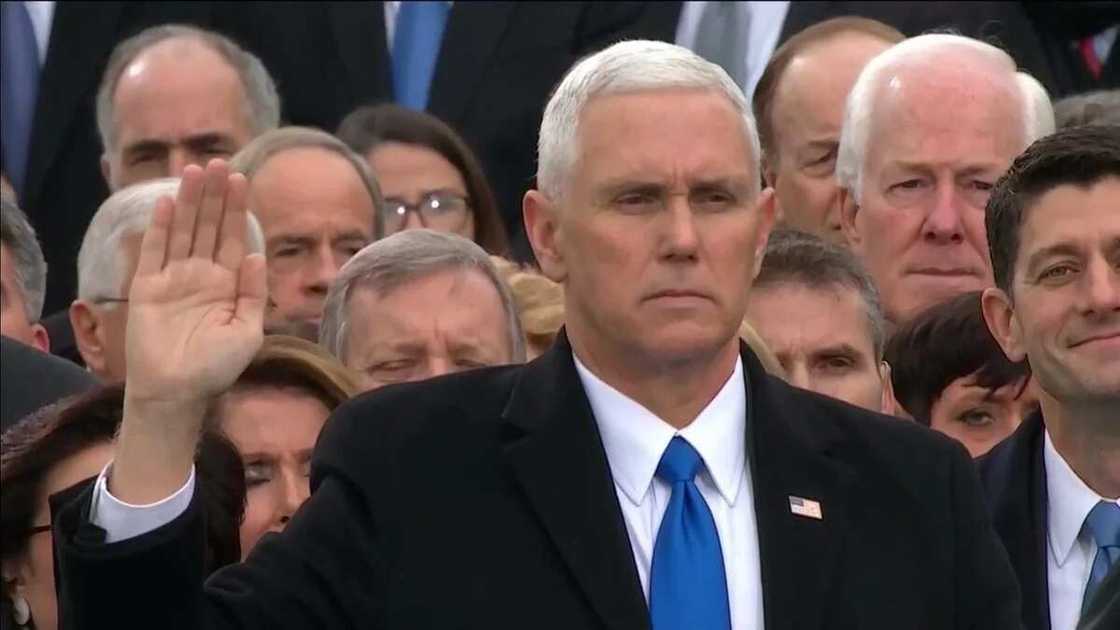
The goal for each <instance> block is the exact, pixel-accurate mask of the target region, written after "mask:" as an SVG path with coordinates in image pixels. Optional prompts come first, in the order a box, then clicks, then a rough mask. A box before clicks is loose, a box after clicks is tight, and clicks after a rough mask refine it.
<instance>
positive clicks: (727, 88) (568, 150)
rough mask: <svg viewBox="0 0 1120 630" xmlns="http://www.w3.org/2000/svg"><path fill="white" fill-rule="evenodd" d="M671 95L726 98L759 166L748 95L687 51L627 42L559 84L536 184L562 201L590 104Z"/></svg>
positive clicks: (544, 125)
mask: <svg viewBox="0 0 1120 630" xmlns="http://www.w3.org/2000/svg"><path fill="white" fill-rule="evenodd" d="M671 89H696V90H708V91H711V92H714V93H716V94H721V95H723V96H725V97H726V98H727V100H728V101H729V102H730V103H731V105H732V106H733V107H734V108H735V111H737V112H738V113H739V114H740V116H742V119H743V135H744V137H745V139H746V141H747V145H748V146H749V147H750V149H751V157H750V159H751V160H752V161H753V162H754V163H755V164H757V162H758V158H759V155H760V154H761V151H760V149H759V142H758V130H757V127H756V126H755V121H754V115H753V114H751V107H750V104H749V103H748V102H747V99H746V97H745V96H744V95H743V91H742V90H741V89H739V86H738V85H737V84H736V83H735V81H733V80H732V79H731V77H730V76H728V74H727V72H725V71H724V70H723V68H721V67H719V66H718V65H716V64H714V63H711V62H709V61H706V60H704V59H703V58H702V57H700V56H699V55H697V54H695V53H693V52H692V51H690V50H688V49H687V48H682V47H680V46H675V45H673V44H667V43H665V42H654V41H646V40H634V41H625V42H620V43H618V44H615V45H613V46H610V47H609V48H606V49H604V50H602V51H600V52H598V53H595V54H593V55H591V56H589V57H585V58H584V59H583V60H581V61H580V62H578V63H577V64H576V65H575V66H573V67H572V69H571V70H569V71H568V74H567V75H566V76H565V77H564V79H563V80H562V81H561V82H560V85H559V86H558V87H557V88H556V92H555V93H554V94H553V95H552V98H551V99H549V101H548V106H547V107H545V110H544V118H543V119H542V120H541V132H540V140H539V143H538V145H537V153H538V168H537V184H538V186H539V188H540V189H541V190H542V191H543V192H544V193H545V194H546V195H548V196H550V197H552V198H554V199H555V198H559V197H561V196H562V195H561V193H562V189H563V186H564V183H565V180H566V179H567V177H568V174H569V172H570V170H571V168H572V166H573V165H574V164H575V163H576V160H577V157H578V155H579V146H578V143H579V122H580V117H581V115H582V114H583V110H584V108H585V107H587V104H588V103H589V102H590V101H591V100H592V99H594V98H596V97H599V96H609V95H614V94H631V93H636V92H650V91H656V90H671Z"/></svg>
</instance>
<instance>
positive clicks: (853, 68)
mask: <svg viewBox="0 0 1120 630" xmlns="http://www.w3.org/2000/svg"><path fill="white" fill-rule="evenodd" d="M903 39H904V36H903V35H902V33H900V32H898V31H897V30H895V29H894V28H892V27H890V26H887V25H886V24H883V23H881V22H876V21H875V20H869V19H866V18H856V17H841V18H833V19H830V20H826V21H824V22H820V23H817V24H814V25H813V26H810V27H809V28H807V29H805V30H804V31H801V32H800V33H798V34H796V35H794V36H793V37H791V38H790V39H789V40H787V41H786V42H785V43H784V44H782V45H781V46H779V47H778V49H777V50H776V51H774V56H773V57H771V58H770V62H769V63H767V64H766V69H765V70H764V71H763V73H762V78H761V79H759V81H758V87H757V89H755V92H754V101H753V108H754V115H755V119H756V120H757V121H758V138H759V141H760V142H761V143H762V164H763V170H762V172H763V176H764V177H765V179H766V185H767V186H770V187H772V188H773V189H774V192H775V197H776V199H777V210H778V213H779V214H778V216H779V218H780V221H781V222H782V224H784V225H786V226H788V227H791V228H795V229H798V230H801V231H804V232H810V233H812V234H816V235H818V236H821V237H822V238H826V239H828V240H830V241H832V242H835V243H840V244H846V242H845V240H844V234H843V233H842V232H841V231H840V186H839V185H838V184H837V183H836V151H837V147H838V146H839V144H840V125H841V123H842V122H843V118H844V102H845V101H846V100H847V98H848V93H849V92H850V91H851V89H852V85H853V84H855V82H856V77H857V76H858V75H859V73H860V70H862V69H863V67H864V66H865V65H866V64H867V62H868V61H870V60H871V58H872V57H874V56H875V55H877V54H879V53H881V52H883V51H884V50H886V49H887V48H888V47H890V46H891V45H893V44H897V43H898V42H900V41H902V40H903Z"/></svg>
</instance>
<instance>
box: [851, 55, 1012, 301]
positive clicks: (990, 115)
mask: <svg viewBox="0 0 1120 630" xmlns="http://www.w3.org/2000/svg"><path fill="white" fill-rule="evenodd" d="M936 74H937V76H932V77H918V76H915V75H916V72H911V73H910V76H904V77H897V76H896V77H895V78H894V79H892V80H891V81H890V82H889V83H888V85H887V86H885V87H884V88H883V89H882V90H881V91H880V92H879V93H878V94H877V96H876V98H875V103H874V107H873V114H872V119H871V122H870V125H871V129H870V140H869V142H868V146H867V153H866V155H865V157H864V165H863V166H864V168H863V190H862V197H861V198H860V199H854V198H853V197H852V196H851V195H847V196H846V198H845V202H844V210H843V220H844V229H845V232H846V234H847V237H848V239H849V242H850V243H851V244H852V247H853V249H854V251H855V252H856V253H857V254H858V255H859V256H860V257H861V258H862V259H863V262H864V264H865V265H866V266H867V268H868V270H869V271H870V272H871V274H872V276H873V277H874V278H875V282H876V284H877V285H878V287H879V290H880V292H881V293H882V297H883V306H884V310H885V311H886V314H887V317H888V318H889V319H891V320H892V321H894V322H902V321H905V320H907V319H908V318H910V317H912V316H913V315H914V314H916V313H917V312H919V311H920V310H922V309H924V308H925V307H928V306H932V305H933V304H936V303H938V302H942V301H944V300H946V299H947V298H950V297H952V296H954V295H957V294H959V293H963V292H966V291H975V290H980V289H983V288H985V287H988V286H991V285H992V283H993V280H992V273H991V267H990V263H989V260H988V253H987V252H988V243H987V237H986V235H985V232H984V207H985V204H986V203H987V201H988V195H989V191H990V190H991V188H992V186H993V184H995V181H996V180H997V179H998V178H999V177H1000V175H1002V174H1003V172H1004V171H1006V170H1007V167H1008V166H1009V165H1010V164H1011V161H1012V160H1013V159H1014V158H1015V156H1016V155H1017V154H1018V153H1019V152H1020V151H1021V150H1022V149H1023V148H1024V147H1025V142H1024V140H1025V138H1024V129H1025V124H1024V122H1023V106H1022V102H1023V101H1022V97H1021V96H1020V93H1019V92H1018V90H1016V89H1015V85H1014V83H1013V82H1012V81H1010V80H1006V81H1004V82H1003V83H1000V84H994V83H990V82H989V83H988V84H980V83H979V82H978V81H977V80H975V79H974V78H972V77H969V78H964V79H961V78H959V77H957V76H956V75H955V74H953V73H952V72H949V70H948V69H946V70H945V71H944V72H939V73H936ZM943 74H944V75H946V76H942V75H943ZM857 204H858V205H857Z"/></svg>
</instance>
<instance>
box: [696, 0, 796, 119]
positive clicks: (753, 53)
mask: <svg viewBox="0 0 1120 630" xmlns="http://www.w3.org/2000/svg"><path fill="white" fill-rule="evenodd" d="M707 4H708V3H707V2H706V1H704V0H697V1H693V2H684V3H683V6H682V7H681V16H680V19H679V20H678V21H677V39H676V43H677V44H678V45H680V46H684V47H685V48H688V49H689V50H695V49H696V31H697V30H698V29H699V27H700V18H701V16H703V15H704V8H705V7H706V6H707ZM742 4H745V5H747V8H748V10H749V11H750V16H751V21H750V31H749V32H748V33H747V76H746V77H735V80H736V81H738V82H739V87H741V88H743V93H744V94H746V95H747V100H748V101H749V100H750V99H751V95H752V94H754V86H755V85H757V84H758V80H759V79H760V78H762V71H763V70H765V69H766V64H767V63H769V61H770V55H772V54H774V49H775V48H777V47H778V38H779V37H780V36H781V34H782V25H783V24H785V21H786V14H787V13H789V2H742Z"/></svg>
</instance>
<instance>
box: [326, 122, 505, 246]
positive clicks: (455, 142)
mask: <svg viewBox="0 0 1120 630" xmlns="http://www.w3.org/2000/svg"><path fill="white" fill-rule="evenodd" d="M338 137H339V139H341V140H342V141H343V142H345V143H346V144H347V146H349V147H350V148H351V149H352V150H353V151H354V152H355V153H357V154H358V155H361V156H363V157H364V158H365V159H366V160H367V161H368V162H369V165H370V169H372V171H373V176H374V178H375V179H376V180H377V184H378V185H379V186H380V187H381V194H382V195H383V196H384V197H385V206H384V208H383V212H382V219H381V221H382V224H383V226H384V228H385V233H386V234H393V233H394V232H399V231H401V230H407V229H410V228H418V227H425V228H430V229H433V230H439V231H441V232H452V233H454V234H458V235H459V236H463V237H465V238H469V239H471V240H473V241H474V242H476V243H478V245H479V246H480V247H482V249H485V250H486V251H487V252H489V253H491V254H495V255H498V256H508V255H509V239H507V238H506V228H505V224H504V223H503V221H502V217H501V216H500V215H499V214H498V206H497V203H496V202H495V200H494V192H493V191H492V190H491V189H490V183H489V182H488V181H487V179H486V174H485V173H484V172H483V170H482V165H481V163H480V162H479V161H478V158H477V157H475V154H474V152H473V151H471V149H470V147H468V146H467V144H466V142H464V141H463V139H462V138H461V137H459V134H457V133H455V131H454V130H453V129H451V127H448V126H447V125H446V124H444V123H443V122H442V121H441V120H439V119H438V118H436V117H435V116H432V115H430V114H426V113H424V112H418V111H414V110H411V109H407V108H405V107H400V106H399V105H392V104H384V105H376V106H369V107H360V108H358V109H356V110H354V111H353V112H351V113H350V114H349V115H348V116H347V117H346V118H344V119H343V120H342V124H341V125H339V127H338Z"/></svg>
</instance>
